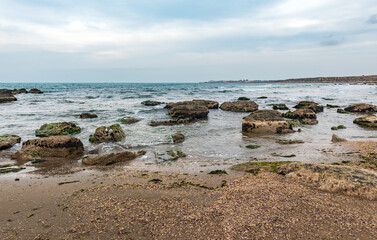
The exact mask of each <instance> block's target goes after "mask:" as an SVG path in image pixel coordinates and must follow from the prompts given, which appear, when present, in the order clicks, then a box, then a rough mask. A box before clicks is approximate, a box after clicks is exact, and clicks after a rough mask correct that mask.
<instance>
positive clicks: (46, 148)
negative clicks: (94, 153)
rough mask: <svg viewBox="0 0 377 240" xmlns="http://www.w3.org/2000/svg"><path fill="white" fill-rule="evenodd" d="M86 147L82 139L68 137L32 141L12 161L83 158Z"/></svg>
mask: <svg viewBox="0 0 377 240" xmlns="http://www.w3.org/2000/svg"><path fill="white" fill-rule="evenodd" d="M83 152H84V146H83V144H82V142H81V141H80V139H78V138H74V137H68V136H52V137H45V138H38V139H31V140H28V141H26V142H23V143H22V149H21V150H20V151H18V152H17V153H15V154H14V155H12V159H20V160H25V161H31V160H52V159H61V160H65V159H76V158H79V157H81V156H82V154H83Z"/></svg>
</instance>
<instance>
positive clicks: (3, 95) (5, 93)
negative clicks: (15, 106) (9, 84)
mask: <svg viewBox="0 0 377 240" xmlns="http://www.w3.org/2000/svg"><path fill="white" fill-rule="evenodd" d="M12 101H17V98H16V97H15V96H13V94H12V91H11V90H8V89H0V103H6V102H12Z"/></svg>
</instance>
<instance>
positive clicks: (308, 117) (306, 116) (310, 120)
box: [283, 108, 318, 125]
mask: <svg viewBox="0 0 377 240" xmlns="http://www.w3.org/2000/svg"><path fill="white" fill-rule="evenodd" d="M283 117H285V118H291V119H299V120H300V122H301V123H302V124H308V125H315V124H317V123H318V121H317V120H316V119H317V115H316V114H315V112H314V111H313V110H311V109H308V108H304V109H296V110H295V111H293V112H291V111H288V112H286V113H284V114H283Z"/></svg>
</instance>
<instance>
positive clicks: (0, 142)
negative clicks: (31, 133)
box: [0, 134, 21, 150]
mask: <svg viewBox="0 0 377 240" xmlns="http://www.w3.org/2000/svg"><path fill="white" fill-rule="evenodd" d="M20 142H21V138H20V137H19V136H17V135H9V134H7V135H3V136H0V150H5V149H8V148H11V147H13V146H14V145H15V144H16V143H20Z"/></svg>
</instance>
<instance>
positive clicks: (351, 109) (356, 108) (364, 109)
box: [344, 103, 377, 112]
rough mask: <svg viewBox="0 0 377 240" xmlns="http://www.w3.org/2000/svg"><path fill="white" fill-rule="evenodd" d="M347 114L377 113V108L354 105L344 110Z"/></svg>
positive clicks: (363, 104)
mask: <svg viewBox="0 0 377 240" xmlns="http://www.w3.org/2000/svg"><path fill="white" fill-rule="evenodd" d="M344 110H345V111H347V112H377V106H375V105H372V104H366V103H358V104H353V105H350V106H348V107H346V108H345V109H344Z"/></svg>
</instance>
